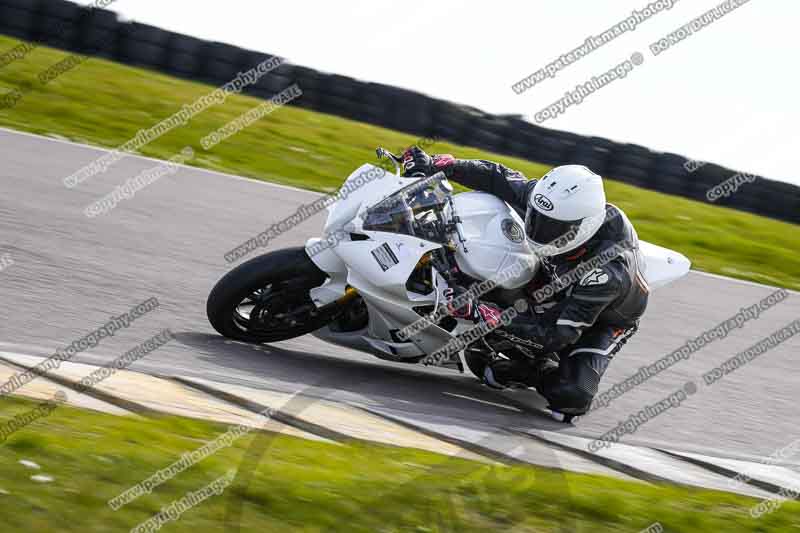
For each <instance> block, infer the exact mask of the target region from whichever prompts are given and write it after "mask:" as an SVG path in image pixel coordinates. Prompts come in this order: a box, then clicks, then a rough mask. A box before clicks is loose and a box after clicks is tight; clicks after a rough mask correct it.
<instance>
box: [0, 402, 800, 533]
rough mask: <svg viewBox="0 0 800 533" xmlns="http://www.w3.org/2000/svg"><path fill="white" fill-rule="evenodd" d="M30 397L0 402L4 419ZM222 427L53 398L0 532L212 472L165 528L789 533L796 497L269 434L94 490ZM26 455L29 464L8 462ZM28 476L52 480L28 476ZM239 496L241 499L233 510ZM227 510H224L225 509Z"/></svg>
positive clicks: (7, 466) (172, 493) (51, 521)
mask: <svg viewBox="0 0 800 533" xmlns="http://www.w3.org/2000/svg"><path fill="white" fill-rule="evenodd" d="M34 405H35V404H34V403H33V402H31V401H28V400H22V399H16V398H14V399H9V398H3V399H0V416H2V418H3V420H6V419H9V418H11V417H13V416H15V415H17V414H20V413H23V412H26V411H29V410H30V409H32V408H33V406H34ZM226 429H227V428H226V427H225V426H223V425H221V424H215V423H209V422H204V421H198V420H191V419H186V418H180V417H173V416H164V417H158V418H155V419H149V420H144V419H136V418H132V417H116V416H111V415H105V414H100V413H95V412H93V411H86V410H80V409H75V408H71V407H67V406H62V407H58V408H57V409H56V410H55V411H53V412H52V413H51V414H50V416H48V417H46V418H41V419H39V420H37V421H36V422H34V423H33V424H31V425H29V426H27V427H25V428H23V429H20V430H19V431H17V432H16V433H14V434H12V435H11V436H10V437H9V439H8V441H6V442H5V443H4V444H2V445H0V489H1V490H0V516H1V517H2V519H0V531H36V532H49V531H60V532H70V531H75V532H85V531H128V530H130V529H131V528H133V527H134V526H136V525H137V524H139V523H141V522H143V521H145V520H147V519H148V518H150V517H152V516H153V515H155V514H156V513H158V512H159V511H160V509H161V508H162V507H164V506H167V505H169V504H170V503H172V502H173V501H175V500H178V499H180V498H182V497H183V496H184V495H185V494H186V493H187V492H189V491H195V490H198V489H200V488H201V487H203V486H205V485H207V484H209V483H211V482H212V481H213V480H215V479H217V478H219V477H220V476H222V475H223V474H225V473H226V472H227V471H229V470H230V469H234V470H237V471H238V475H237V478H236V480H235V481H234V482H233V483H232V484H231V485H230V486H229V487H227V489H226V490H225V492H223V493H222V494H221V495H220V496H215V497H212V498H211V499H208V500H206V501H205V502H203V503H201V504H200V505H198V506H196V507H193V508H191V509H189V510H188V511H186V512H185V513H184V514H183V515H182V517H181V518H180V519H179V520H178V521H176V522H172V523H170V524H169V525H167V526H166V531H175V532H178V531H187V532H189V531H190V532H204V533H205V532H208V531H223V529H224V527H225V526H232V525H234V524H237V523H238V524H240V525H241V530H242V531H296V530H304V531H347V532H354V531H370V532H371V531H387V532H388V531H418V532H424V531H429V532H441V531H509V530H510V531H537V532H556V531H569V532H582V531H585V532H591V533H603V532H618V531H631V532H636V531H640V530H641V529H643V528H645V527H647V526H649V525H650V524H652V523H653V522H656V521H658V522H660V523H661V524H662V526H663V527H664V529H665V530H666V531H681V532H691V531H702V532H707V531H738V532H749V531H752V532H756V531H760V532H764V531H788V530H789V529H790V528H791V527H794V528H797V527H798V525H800V519H799V518H798V516H800V504H798V503H796V502H786V503H784V504H783V506H782V507H781V508H780V509H778V510H777V511H775V512H773V513H771V514H768V515H766V516H764V517H762V518H760V519H758V520H756V519H753V518H751V517H750V516H749V515H748V510H749V509H750V507H752V506H753V505H754V504H756V503H757V500H754V499H751V498H746V497H740V496H735V495H731V494H727V493H720V492H713V491H704V490H699V489H688V488H683V487H677V486H672V485H646V484H643V483H636V482H627V481H621V480H616V479H612V478H606V477H601V476H590V475H582V474H569V473H562V472H556V471H553V470H548V469H543V468H536V467H529V466H515V467H504V466H491V465H486V464H484V463H478V462H472V461H468V460H465V459H460V458H448V457H445V456H441V455H437V454H434V453H430V452H424V451H419V450H414V449H407V448H394V447H387V446H381V445H377V444H370V443H363V442H353V443H350V444H347V445H336V444H329V443H321V442H315V441H307V440H303V439H299V438H294V437H289V436H283V435H276V434H274V433H266V432H263V433H253V434H250V435H246V436H244V437H241V438H240V439H239V440H237V441H235V442H234V444H233V445H232V446H231V447H228V448H223V449H222V450H220V451H218V452H217V453H216V454H214V455H212V456H210V457H208V458H206V459H204V460H203V461H201V462H200V463H198V464H196V465H195V466H192V467H190V468H189V469H188V470H185V471H184V472H182V473H180V474H178V475H177V476H176V477H174V478H172V479H169V480H167V481H166V482H165V483H163V484H162V485H160V486H159V487H157V488H155V489H154V490H153V491H152V493H151V494H148V495H144V496H142V497H140V498H138V499H136V500H134V501H133V502H131V503H129V504H128V505H126V506H124V507H122V508H121V509H119V510H117V511H113V510H112V509H111V508H110V507H109V506H108V505H107V501H108V500H109V499H110V498H113V497H115V496H117V495H118V494H120V493H121V492H123V491H124V490H126V489H128V488H130V487H131V486H133V485H135V484H136V483H139V482H140V481H142V480H143V479H145V478H147V477H148V476H150V475H151V474H153V473H154V472H155V471H157V470H159V469H162V468H165V467H167V466H168V465H170V464H171V463H173V462H174V461H177V460H178V459H179V458H180V456H181V454H183V453H186V452H191V451H194V450H196V449H198V448H200V447H201V446H203V445H204V444H205V443H206V442H208V441H210V440H212V439H213V438H215V437H216V436H217V435H219V434H221V433H223V432H224V431H225V430H226ZM23 459H24V460H29V461H34V462H35V463H37V464H38V465H40V466H41V470H36V471H34V470H31V469H29V468H26V467H24V466H23V465H21V464H19V461H20V460H23ZM33 474H46V475H49V476H52V477H53V478H54V480H53V481H52V482H50V483H37V482H34V481H32V480H31V479H30V477H31V475H33ZM238 505H241V507H238ZM237 510H238V512H234V511H237Z"/></svg>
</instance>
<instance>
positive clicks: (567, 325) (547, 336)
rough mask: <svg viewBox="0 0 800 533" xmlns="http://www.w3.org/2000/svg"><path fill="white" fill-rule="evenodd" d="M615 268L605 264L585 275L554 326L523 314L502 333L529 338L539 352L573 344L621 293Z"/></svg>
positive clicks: (549, 351) (547, 351)
mask: <svg viewBox="0 0 800 533" xmlns="http://www.w3.org/2000/svg"><path fill="white" fill-rule="evenodd" d="M615 267H616V265H614V264H613V263H610V264H607V265H605V266H603V267H602V268H599V269H596V270H594V271H592V272H590V273H589V274H588V275H586V276H585V277H584V278H583V279H582V280H581V281H580V283H578V284H577V285H575V286H574V287H573V289H572V292H571V294H570V295H569V296H567V297H566V298H565V299H564V301H563V303H562V306H563V307H562V309H561V313H560V314H559V315H558V317H557V319H556V321H555V323H550V324H542V323H541V322H538V321H536V320H535V318H534V319H533V320H531V319H530V317H526V316H524V315H520V316H518V317H517V318H515V319H514V320H513V321H512V322H511V323H510V324H509V325H508V326H506V327H505V330H506V331H508V332H509V333H511V334H512V335H515V336H517V337H521V338H523V339H525V338H527V339H531V340H533V341H535V342H537V343H538V344H541V345H542V346H543V348H539V349H538V350H539V351H540V352H542V353H552V352H559V351H561V350H563V349H564V348H566V347H567V346H570V345H572V344H574V343H575V342H576V341H577V340H578V339H579V338H580V337H581V335H582V334H583V332H584V331H586V330H587V329H588V328H591V327H592V326H593V325H594V324H595V322H596V321H597V318H598V317H599V316H600V314H601V313H602V312H603V311H604V310H605V309H606V307H608V306H609V305H610V304H611V303H612V302H614V300H616V299H617V297H618V296H619V295H620V293H621V291H622V282H621V281H620V278H619V274H618V273H617V272H616V268H615Z"/></svg>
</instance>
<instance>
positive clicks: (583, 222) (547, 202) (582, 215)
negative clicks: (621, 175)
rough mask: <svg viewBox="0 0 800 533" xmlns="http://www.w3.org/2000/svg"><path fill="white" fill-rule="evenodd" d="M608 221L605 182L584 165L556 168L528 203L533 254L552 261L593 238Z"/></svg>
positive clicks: (528, 231) (529, 240)
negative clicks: (606, 220)
mask: <svg viewBox="0 0 800 533" xmlns="http://www.w3.org/2000/svg"><path fill="white" fill-rule="evenodd" d="M605 217H606V193H605V191H604V190H603V179H602V178H601V177H600V176H598V175H597V174H595V173H594V172H592V171H591V170H589V169H588V168H586V167H584V166H582V165H564V166H561V167H556V168H554V169H552V170H551V171H550V172H548V173H547V174H545V175H544V176H543V177H542V179H540V180H539V181H538V182H537V183H536V186H535V187H534V189H533V192H531V195H530V198H529V199H528V210H527V212H526V214H525V234H526V235H527V236H528V243H529V244H530V245H531V247H532V248H533V251H534V253H536V255H538V256H540V257H552V256H556V255H561V254H563V253H567V252H571V251H572V250H575V249H576V248H578V247H579V246H581V245H582V244H583V243H585V242H586V241H588V240H589V239H591V238H592V236H593V235H594V234H595V233H597V230H599V229H600V226H602V225H603V222H604V221H605Z"/></svg>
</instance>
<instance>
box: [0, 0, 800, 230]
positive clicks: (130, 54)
mask: <svg viewBox="0 0 800 533" xmlns="http://www.w3.org/2000/svg"><path fill="white" fill-rule="evenodd" d="M109 7H111V8H113V4H111V5H110V6H109ZM0 33H5V34H7V35H10V36H12V37H16V38H19V39H25V40H28V41H34V42H40V43H44V44H47V45H48V46H53V47H56V48H61V49H64V50H69V51H73V52H80V53H83V54H87V55H95V56H101V57H104V58H107V59H111V60H113V61H118V62H121V63H126V64H130V65H136V66H139V67H145V68H149V69H153V70H157V71H161V72H165V73H167V74H170V75H173V76H178V77H182V78H187V79H191V80H196V81H202V82H206V83H210V84H212V85H222V84H223V83H225V82H227V81H229V80H230V79H232V78H234V77H235V76H236V74H237V72H239V71H242V70H246V69H248V68H250V67H252V66H253V65H255V64H257V63H259V62H261V61H263V60H264V59H266V58H268V57H269V56H268V55H267V54H263V53H260V52H254V51H250V50H244V49H242V48H238V47H235V46H231V45H227V44H222V43H216V42H209V41H204V40H201V39H196V38H194V37H190V36H186V35H181V34H178V33H174V32H170V31H166V30H163V29H161V28H156V27H154V26H149V25H146V24H140V23H136V22H120V21H119V20H118V18H117V16H116V14H115V13H113V12H112V11H108V10H104V9H89V8H84V7H80V6H77V5H76V4H73V3H71V2H67V1H66V0H0ZM2 52H3V51H2V50H0V53H2ZM294 82H297V83H298V84H299V85H300V87H302V88H303V97H302V98H299V99H297V100H296V101H293V102H292V103H291V105H297V106H299V107H303V108H306V109H312V110H315V111H321V112H323V113H330V114H334V115H339V116H342V117H345V118H350V119H354V120H358V121H362V122H367V123H370V124H375V125H378V126H383V127H387V128H391V129H395V130H398V131H403V132H406V133H410V134H413V135H417V136H429V137H430V136H436V137H439V138H443V139H447V140H450V141H452V142H455V143H458V144H464V145H468V146H473V147H476V148H482V149H487V150H491V151H493V152H497V153H502V154H507V155H511V156H515V157H520V158H523V159H528V160H531V161H538V162H541V163H546V164H551V165H557V164H563V163H580V164H584V165H586V166H588V167H591V168H592V169H594V170H595V171H596V172H598V173H600V174H602V175H604V176H608V177H610V178H612V179H615V180H619V181H622V182H625V183H630V184H632V185H636V186H638V187H643V188H646V189H651V190H655V191H660V192H665V193H668V194H673V195H679V196H684V197H687V198H692V199H695V200H699V201H703V202H707V201H708V200H707V199H706V192H707V191H708V189H709V188H711V187H713V186H715V185H717V184H718V183H721V182H723V181H725V180H726V179H728V178H730V177H731V176H734V175H735V174H737V172H736V171H733V170H731V169H727V168H723V167H721V166H719V165H714V164H708V165H705V166H703V167H701V168H699V169H698V170H696V171H695V172H692V173H689V172H688V171H687V170H686V168H685V167H684V163H686V158H684V157H681V156H679V155H677V154H670V153H660V152H653V151H651V150H649V149H647V148H645V147H643V146H637V145H633V144H622V143H616V142H614V141H610V140H607V139H601V138H598V137H584V136H580V135H575V134H572V133H568V132H563V131H558V130H551V129H547V128H542V127H540V126H536V125H534V124H531V123H529V122H526V121H524V120H522V119H520V118H519V117H515V116H496V115H490V114H488V113H484V112H483V111H480V110H478V109H475V108H472V107H468V106H463V105H458V104H454V103H451V102H447V101H443V100H439V99H435V98H431V97H428V96H426V95H423V94H420V93H417V92H413V91H409V90H406V89H400V88H397V87H390V86H387V85H381V84H378V83H369V82H363V81H359V80H355V79H353V78H348V77H345V76H340V75H336V74H327V73H323V72H318V71H316V70H313V69H310V68H306V67H302V66H298V65H292V64H289V63H285V64H283V65H281V66H280V67H279V68H277V69H275V70H274V71H272V72H271V73H270V74H269V75H267V76H264V77H263V78H261V79H260V80H259V81H258V82H257V83H256V84H254V85H253V86H250V87H248V88H246V89H245V91H246V92H247V93H248V94H251V95H253V96H256V97H259V98H268V97H270V96H272V95H273V94H275V93H276V92H278V91H280V90H282V89H284V88H286V87H287V86H288V85H290V84H291V83H294ZM715 203H716V204H717V205H722V206H727V207H731V208H735V209H740V210H743V211H749V212H752V213H756V214H760V215H764V216H768V217H772V218H776V219H780V220H786V221H789V222H794V223H798V222H800V187H797V186H794V185H790V184H786V183H782V182H777V181H773V180H768V179H765V178H762V177H760V176H759V179H757V180H756V181H755V182H754V183H748V184H746V185H745V186H743V187H742V189H741V190H740V191H739V192H738V193H737V194H734V195H731V196H728V197H722V198H719V199H718V200H717V201H716V202H715Z"/></svg>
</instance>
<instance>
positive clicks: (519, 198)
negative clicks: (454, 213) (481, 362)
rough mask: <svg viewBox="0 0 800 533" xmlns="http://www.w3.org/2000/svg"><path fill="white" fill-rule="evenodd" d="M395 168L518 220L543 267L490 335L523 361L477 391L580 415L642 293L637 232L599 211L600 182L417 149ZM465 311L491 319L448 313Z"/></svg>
mask: <svg viewBox="0 0 800 533" xmlns="http://www.w3.org/2000/svg"><path fill="white" fill-rule="evenodd" d="M403 166H404V169H405V175H406V176H427V175H430V174H432V173H435V172H438V171H444V172H445V174H446V175H447V177H448V178H449V179H451V180H453V181H455V182H457V183H460V184H461V185H464V186H466V187H469V188H471V189H475V190H479V191H484V192H487V193H490V194H493V195H495V196H497V197H498V198H500V199H501V200H503V201H505V202H507V203H508V204H509V205H510V206H511V207H512V208H513V209H514V210H515V211H516V212H517V213H518V214H519V215H520V216H521V217H524V220H525V228H524V229H525V234H526V236H527V240H528V244H529V245H530V247H531V249H532V250H533V253H534V254H535V255H536V256H537V258H538V260H539V262H540V264H541V265H542V266H543V268H541V269H539V273H538V274H537V276H536V277H535V278H534V280H532V281H531V283H530V285H529V286H528V293H529V299H530V300H531V301H530V302H529V303H530V304H531V305H529V312H528V313H524V314H522V313H521V314H519V315H518V316H517V317H516V318H515V319H514V320H513V321H512V322H511V323H510V324H509V325H507V326H504V327H503V328H498V329H496V330H495V331H494V332H493V333H496V334H498V335H499V336H500V337H502V338H504V339H506V340H510V341H511V342H512V343H513V344H514V345H515V347H516V348H518V349H519V350H520V351H521V352H522V353H524V354H526V355H528V357H520V358H514V359H496V360H494V361H493V362H491V363H490V364H489V365H487V366H486V369H485V372H484V383H486V384H487V385H489V386H491V387H495V388H499V389H502V388H506V387H508V386H513V385H517V384H521V385H523V386H526V387H534V388H536V389H537V391H538V392H539V393H540V394H541V395H542V396H544V397H545V399H547V401H548V403H549V408H550V409H551V410H552V411H554V412H555V413H560V414H561V415H564V416H563V419H564V420H565V421H566V420H570V419H571V418H572V416H576V415H581V414H584V413H586V412H587V411H588V410H589V408H590V406H591V403H592V399H593V398H594V396H595V394H597V389H598V385H599V383H600V379H601V378H602V376H603V373H604V372H605V370H606V368H607V367H608V365H609V363H610V361H611V359H612V358H613V357H614V355H615V354H616V353H617V352H618V351H619V350H620V348H621V347H622V346H623V345H624V344H625V342H627V340H628V339H630V337H631V336H632V335H633V334H634V333H635V332H636V330H637V328H638V324H639V318H640V317H641V316H642V314H643V313H644V311H645V308H646V306H647V299H648V294H649V288H648V286H647V282H646V280H645V279H644V277H643V274H642V272H641V268H642V267H643V259H642V256H641V253H640V251H639V245H638V237H637V235H636V231H635V230H634V228H633V226H632V225H631V223H630V221H629V220H628V218H627V217H626V216H625V214H624V212H623V211H622V210H621V209H619V208H618V207H616V206H614V205H611V204H606V197H605V192H604V189H603V182H602V178H601V177H600V176H598V175H597V174H595V173H594V172H592V171H591V170H589V169H588V168H586V167H584V166H580V165H565V166H560V167H556V168H553V169H552V170H551V171H550V172H548V173H547V174H545V175H544V176H543V177H542V178H541V179H539V180H533V179H531V180H529V179H527V178H526V177H525V176H524V175H523V174H522V173H520V172H517V171H514V170H511V169H509V168H507V167H505V166H503V165H501V164H499V163H494V162H491V161H484V160H457V159H455V158H453V156H452V155H449V154H447V155H437V156H435V157H433V158H432V157H430V156H429V155H428V154H426V153H425V152H424V151H423V150H421V149H420V148H418V147H416V146H413V147H411V148H409V149H408V150H406V152H405V153H404V154H403ZM580 265H585V266H586V268H588V267H592V268H591V271H590V272H589V273H588V274H586V275H584V276H582V277H580V278H579V279H577V280H576V282H570V283H568V284H566V285H565V283H564V282H563V280H562V278H566V279H571V278H573V277H575V276H574V275H573V276H570V275H569V274H570V273H573V274H574V272H581V273H582V270H580V269H578V268H579V267H580ZM576 269H578V270H576ZM542 288H547V289H553V290H547V291H543V290H541V289H542ZM534 294H535V295H536V297H534V296H533V295H534ZM542 294H547V295H548V296H550V295H551V294H552V296H551V297H549V298H544V299H543V298H542V297H541V296H542ZM466 309H468V310H469V311H467V312H466V313H467V314H470V315H472V316H470V318H473V319H476V320H486V321H490V322H491V321H492V319H493V318H494V317H496V316H497V315H498V314H499V309H497V308H493V306H492V304H487V303H485V302H484V303H480V304H479V305H466V306H464V307H462V308H461V309H459V310H457V311H456V313H462V316H461V317H462V318H466V317H467V316H466V315H465V310H466ZM454 316H458V315H454ZM550 354H557V355H558V362H556V361H555V360H554V359H553V358H552V357H551V356H550Z"/></svg>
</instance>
